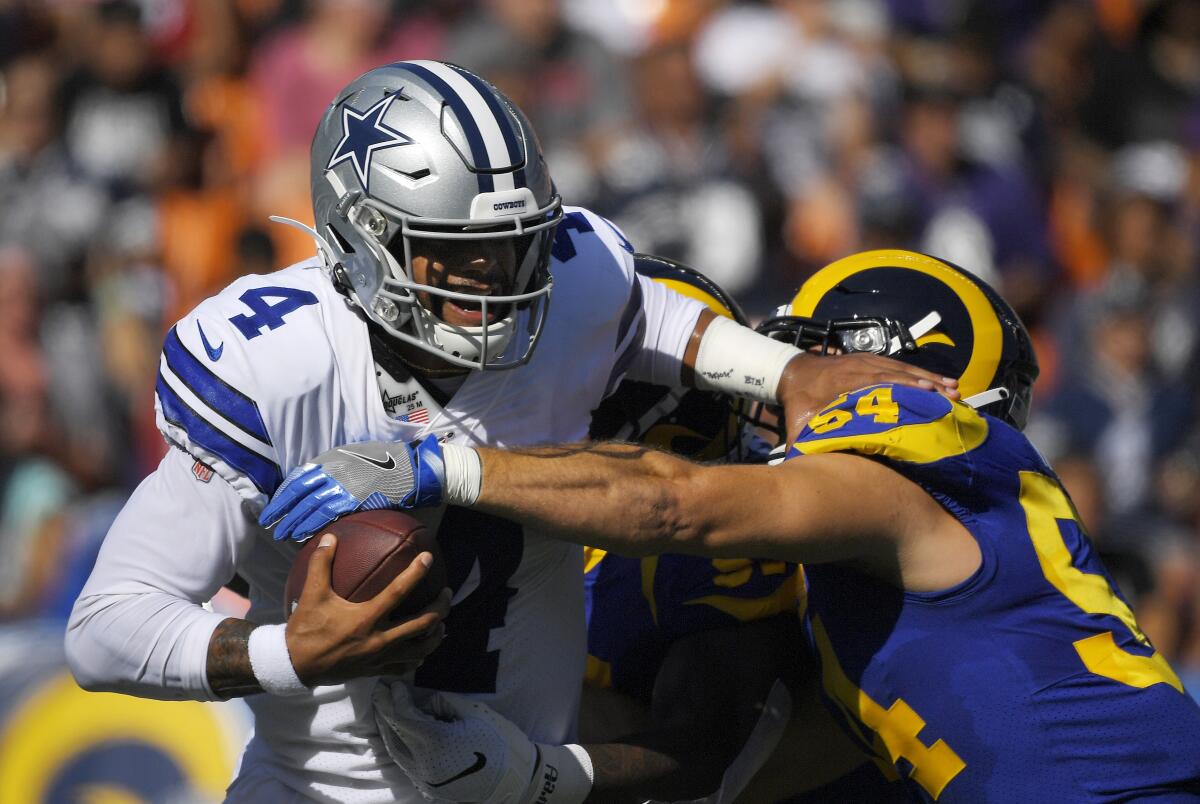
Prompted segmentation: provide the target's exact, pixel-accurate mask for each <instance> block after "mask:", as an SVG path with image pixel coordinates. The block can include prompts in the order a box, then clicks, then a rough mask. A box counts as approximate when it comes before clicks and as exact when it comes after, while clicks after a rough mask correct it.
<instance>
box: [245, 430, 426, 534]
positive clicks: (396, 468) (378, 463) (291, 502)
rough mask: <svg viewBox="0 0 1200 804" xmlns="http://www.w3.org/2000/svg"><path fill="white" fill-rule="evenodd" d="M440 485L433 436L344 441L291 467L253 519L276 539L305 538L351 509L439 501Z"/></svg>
mask: <svg viewBox="0 0 1200 804" xmlns="http://www.w3.org/2000/svg"><path fill="white" fill-rule="evenodd" d="M445 485H446V466H445V462H444V460H443V458H442V448H441V445H440V444H438V440H437V438H436V437H435V436H426V437H425V438H423V439H422V440H420V441H414V442H412V443H410V444H401V443H396V442H391V441H366V442H363V443H361V444H347V445H345V446H343V447H336V448H334V449H331V450H329V451H328V452H323V453H321V454H320V455H318V456H317V457H315V458H313V459H312V460H311V461H309V462H308V463H305V464H301V465H300V466H297V467H296V468H295V469H293V470H292V471H291V472H290V473H289V474H288V476H287V477H286V478H284V480H283V483H282V485H280V486H279V488H278V489H276V490H275V496H273V497H272V498H271V501H270V502H269V503H267V507H266V508H264V509H263V512H262V514H260V515H259V517H258V523H259V524H260V525H262V526H263V527H264V528H271V527H273V528H274V529H275V530H274V536H275V540H276V541H282V540H283V539H294V540H295V541H304V540H305V539H307V538H309V537H310V536H312V535H313V534H314V533H316V532H317V531H319V530H321V528H323V527H325V526H326V525H328V524H329V523H330V522H332V521H333V520H335V519H337V518H338V517H340V516H343V515H345V514H350V513H353V512H355V511H370V510H374V509H378V508H392V509H397V510H406V509H411V508H420V507H423V506H427V505H438V504H439V503H441V501H442V489H443V488H444V487H445Z"/></svg>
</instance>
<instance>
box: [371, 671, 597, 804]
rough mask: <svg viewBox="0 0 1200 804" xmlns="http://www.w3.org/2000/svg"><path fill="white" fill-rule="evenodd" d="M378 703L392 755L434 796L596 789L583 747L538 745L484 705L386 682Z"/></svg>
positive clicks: (571, 798)
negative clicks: (416, 695) (422, 694)
mask: <svg viewBox="0 0 1200 804" xmlns="http://www.w3.org/2000/svg"><path fill="white" fill-rule="evenodd" d="M373 702H374V707H375V722H376V724H377V725H378V726H379V732H380V734H382V735H383V741H384V745H385V746H386V747H387V751H388V754H389V755H390V756H391V758H392V760H393V761H394V762H395V763H396V764H397V765H399V766H400V768H401V770H403V771H404V772H405V774H407V775H408V777H409V779H411V780H412V782H413V784H414V785H415V786H416V788H417V789H418V790H419V791H420V792H421V795H423V796H424V797H425V798H427V799H429V800H430V801H457V802H466V803H468V804H533V803H534V802H542V803H543V804H573V803H574V802H581V801H583V800H584V799H585V798H587V795H588V793H589V792H590V791H591V787H592V768H591V760H590V759H588V757H587V753H586V752H584V750H583V749H582V748H580V747H579V746H570V747H567V746H559V745H540V744H535V743H534V742H533V741H532V740H530V739H529V738H528V737H526V736H525V734H524V733H523V732H522V731H521V730H520V729H519V728H517V726H516V725H515V724H514V723H512V722H511V721H509V720H508V719H506V718H505V717H503V716H502V715H500V714H499V713H498V712H496V711H495V710H493V709H491V708H490V707H488V706H487V705H486V704H483V703H480V702H478V701H472V700H470V699H469V698H465V697H463V696H461V695H456V694H454V693H449V692H436V693H431V694H428V693H427V694H426V697H423V698H422V699H421V703H420V705H419V706H418V705H417V704H416V703H415V702H414V700H413V696H412V693H411V691H410V689H409V687H408V685H406V684H404V683H402V682H386V681H380V682H379V684H378V685H376V687H375V692H374V696H373Z"/></svg>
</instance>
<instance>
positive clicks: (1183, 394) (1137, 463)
mask: <svg viewBox="0 0 1200 804" xmlns="http://www.w3.org/2000/svg"><path fill="white" fill-rule="evenodd" d="M1149 299H1150V296H1149V290H1148V289H1147V287H1146V285H1145V284H1144V283H1143V282H1142V281H1140V280H1139V279H1137V278H1134V277H1114V279H1113V280H1112V281H1110V282H1109V284H1108V285H1106V286H1105V287H1104V289H1103V290H1101V291H1100V292H1099V293H1098V294H1096V295H1095V296H1094V297H1093V298H1091V299H1090V300H1089V302H1088V304H1087V306H1086V310H1085V327H1086V329H1085V343H1086V345H1087V347H1088V349H1089V350H1090V353H1089V354H1087V355H1086V356H1084V359H1081V360H1080V362H1079V363H1072V364H1071V367H1070V369H1069V373H1068V374H1067V375H1066V376H1065V377H1064V382H1063V384H1062V387H1061V388H1059V390H1058V393H1057V394H1056V395H1055V396H1054V398H1053V399H1052V400H1051V401H1050V402H1049V403H1048V405H1047V406H1046V414H1047V416H1048V417H1049V418H1050V419H1051V420H1052V421H1053V422H1054V426H1053V429H1052V433H1053V435H1043V439H1042V441H1043V446H1046V445H1052V446H1051V447H1050V449H1051V451H1053V452H1056V453H1059V454H1061V453H1062V452H1063V451H1069V452H1076V453H1080V454H1083V455H1086V456H1088V457H1089V459H1090V460H1092V461H1093V462H1095V464H1096V465H1097V466H1098V467H1101V468H1102V470H1103V473H1104V499H1105V503H1106V517H1111V519H1112V520H1113V521H1114V528H1113V543H1114V545H1116V544H1117V540H1118V539H1125V540H1128V541H1129V542H1131V543H1132V542H1138V541H1141V542H1142V543H1144V544H1149V541H1150V540H1151V539H1152V538H1153V537H1154V534H1155V528H1156V524H1157V522H1156V519H1155V517H1153V516H1152V515H1151V514H1152V512H1153V503H1154V501H1155V500H1154V483H1155V478H1156V470H1155V461H1156V456H1159V455H1162V454H1164V453H1165V452H1166V451H1167V450H1168V449H1169V448H1170V446H1171V445H1172V444H1173V443H1174V440H1175V439H1176V438H1177V437H1178V434H1179V433H1180V432H1186V431H1187V430H1188V429H1189V424H1190V421H1191V418H1192V416H1193V415H1194V410H1193V400H1192V397H1191V394H1190V393H1189V392H1188V389H1186V388H1185V387H1181V386H1180V385H1179V384H1177V383H1171V382H1169V381H1167V380H1165V379H1164V378H1163V377H1162V375H1161V374H1160V373H1159V372H1156V371H1155V368H1154V364H1153V357H1152V349H1151V324H1152V322H1151V321H1150V318H1149V313H1148V304H1149ZM1052 460H1053V458H1052Z"/></svg>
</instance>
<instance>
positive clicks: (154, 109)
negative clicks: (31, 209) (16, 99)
mask: <svg viewBox="0 0 1200 804" xmlns="http://www.w3.org/2000/svg"><path fill="white" fill-rule="evenodd" d="M84 56H85V61H84V63H83V65H82V66H81V67H80V68H79V69H78V70H76V71H75V73H74V74H73V75H71V76H70V77H69V78H68V79H67V80H66V82H65V84H64V86H63V88H62V94H61V104H62V109H63V113H64V116H65V121H66V131H65V142H66V145H67V149H68V151H69V152H70V153H71V155H72V157H73V158H74V159H75V160H76V161H77V162H78V163H79V165H80V166H81V167H82V168H83V170H84V171H85V172H86V173H87V174H88V175H89V176H91V177H93V178H95V179H98V180H101V181H104V182H105V183H107V184H108V186H109V187H110V188H111V190H112V191H113V192H114V193H116V194H117V195H124V194H127V193H129V192H132V191H134V190H137V189H140V188H144V187H148V186H149V185H150V184H151V182H152V180H153V170H154V168H155V167H157V165H158V160H159V158H160V156H161V155H162V153H163V152H164V150H165V149H166V147H167V143H168V141H169V139H170V137H171V135H172V134H174V133H175V132H177V131H179V130H181V129H182V128H183V125H184V121H183V105H182V97H181V93H180V88H179V84H178V82H177V81H176V80H175V77H174V76H173V75H172V74H171V73H170V71H168V70H167V69H165V68H164V67H162V66H161V65H159V64H158V63H157V62H156V60H155V57H154V54H153V53H152V51H151V47H150V41H149V38H148V37H147V34H146V31H145V29H144V28H143V27H142V18H141V11H140V9H139V7H138V6H137V5H135V4H134V3H132V2H125V0H106V2H103V3H100V4H99V5H97V6H96V10H95V15H94V18H93V19H92V20H91V21H90V26H89V31H88V36H87V40H86V50H85V54H84Z"/></svg>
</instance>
